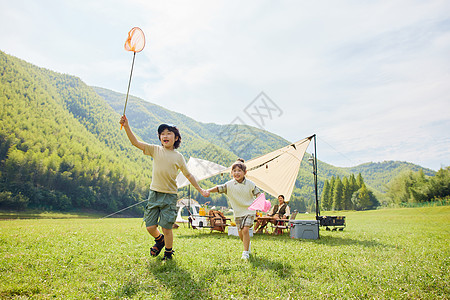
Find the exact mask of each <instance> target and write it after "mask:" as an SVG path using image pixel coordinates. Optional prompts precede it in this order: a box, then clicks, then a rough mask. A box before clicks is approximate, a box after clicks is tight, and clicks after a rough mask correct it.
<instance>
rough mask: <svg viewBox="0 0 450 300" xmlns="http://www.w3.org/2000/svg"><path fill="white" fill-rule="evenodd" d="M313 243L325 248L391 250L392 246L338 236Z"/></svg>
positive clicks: (327, 237) (326, 237)
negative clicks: (376, 248)
mask: <svg viewBox="0 0 450 300" xmlns="http://www.w3.org/2000/svg"><path fill="white" fill-rule="evenodd" d="M311 241H315V242H316V243H318V244H324V245H327V246H348V245H358V246H363V247H384V248H392V247H393V246H392V245H388V244H384V243H380V242H379V241H375V240H357V239H352V238H347V237H340V236H322V237H320V239H318V240H311Z"/></svg>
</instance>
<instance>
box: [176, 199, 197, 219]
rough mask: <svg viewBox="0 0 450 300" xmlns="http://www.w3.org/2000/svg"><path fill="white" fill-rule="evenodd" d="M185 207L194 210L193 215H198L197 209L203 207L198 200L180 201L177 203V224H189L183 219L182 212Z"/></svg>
mask: <svg viewBox="0 0 450 300" xmlns="http://www.w3.org/2000/svg"><path fill="white" fill-rule="evenodd" d="M184 207H187V208H190V209H191V210H192V214H193V215H197V214H198V212H197V209H198V208H200V207H201V205H200V204H199V203H198V202H197V200H194V199H186V198H183V199H180V200H178V201H177V208H178V213H177V219H176V222H177V223H187V222H188V221H187V220H185V219H183V218H182V217H181V211H182V210H183V208H184Z"/></svg>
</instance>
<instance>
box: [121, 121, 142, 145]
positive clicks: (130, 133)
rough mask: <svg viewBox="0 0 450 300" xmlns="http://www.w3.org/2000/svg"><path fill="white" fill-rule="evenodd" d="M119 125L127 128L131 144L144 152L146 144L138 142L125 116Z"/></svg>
mask: <svg viewBox="0 0 450 300" xmlns="http://www.w3.org/2000/svg"><path fill="white" fill-rule="evenodd" d="M119 123H120V124H122V125H123V127H124V128H125V132H126V133H127V136H128V139H129V140H130V142H131V144H132V145H133V146H135V147H137V148H139V149H141V150H142V151H144V147H145V145H146V144H145V143H143V142H140V141H138V139H137V138H136V136H135V135H134V133H133V131H131V128H130V125H129V124H128V119H127V117H126V116H125V115H123V116H122V118H120V122H119Z"/></svg>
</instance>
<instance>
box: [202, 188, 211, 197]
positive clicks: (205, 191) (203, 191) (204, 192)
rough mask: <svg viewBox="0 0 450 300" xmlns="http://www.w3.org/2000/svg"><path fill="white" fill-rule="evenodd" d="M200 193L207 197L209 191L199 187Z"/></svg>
mask: <svg viewBox="0 0 450 300" xmlns="http://www.w3.org/2000/svg"><path fill="white" fill-rule="evenodd" d="M200 193H201V194H202V196H203V197H205V198H208V197H209V195H210V193H209V191H207V190H204V189H201V191H200Z"/></svg>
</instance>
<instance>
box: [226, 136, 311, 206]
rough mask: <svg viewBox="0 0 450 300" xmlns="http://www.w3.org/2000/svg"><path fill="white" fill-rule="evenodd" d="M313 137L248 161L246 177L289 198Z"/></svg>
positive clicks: (261, 186) (229, 169) (273, 192)
mask: <svg viewBox="0 0 450 300" xmlns="http://www.w3.org/2000/svg"><path fill="white" fill-rule="evenodd" d="M313 137H314V136H310V137H307V138H305V139H303V140H300V141H298V142H296V143H293V144H290V145H289V146H286V147H283V148H280V149H278V150H275V151H273V152H270V153H268V154H265V155H262V156H259V157H257V158H254V159H251V160H248V161H246V162H245V165H246V166H247V175H246V177H247V178H249V179H250V180H251V181H253V182H254V183H256V185H257V186H258V187H259V188H261V189H263V190H264V191H266V192H267V193H269V194H271V195H272V196H274V197H278V195H284V197H285V199H286V200H289V199H290V198H291V195H292V190H293V189H294V185H295V180H296V179H297V175H298V172H299V170H300V164H301V162H302V159H303V156H304V155H305V152H306V149H307V148H308V146H309V143H310V142H311V140H312V138H313ZM226 172H231V167H230V168H227V169H226V170H224V171H223V172H222V173H226Z"/></svg>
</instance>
